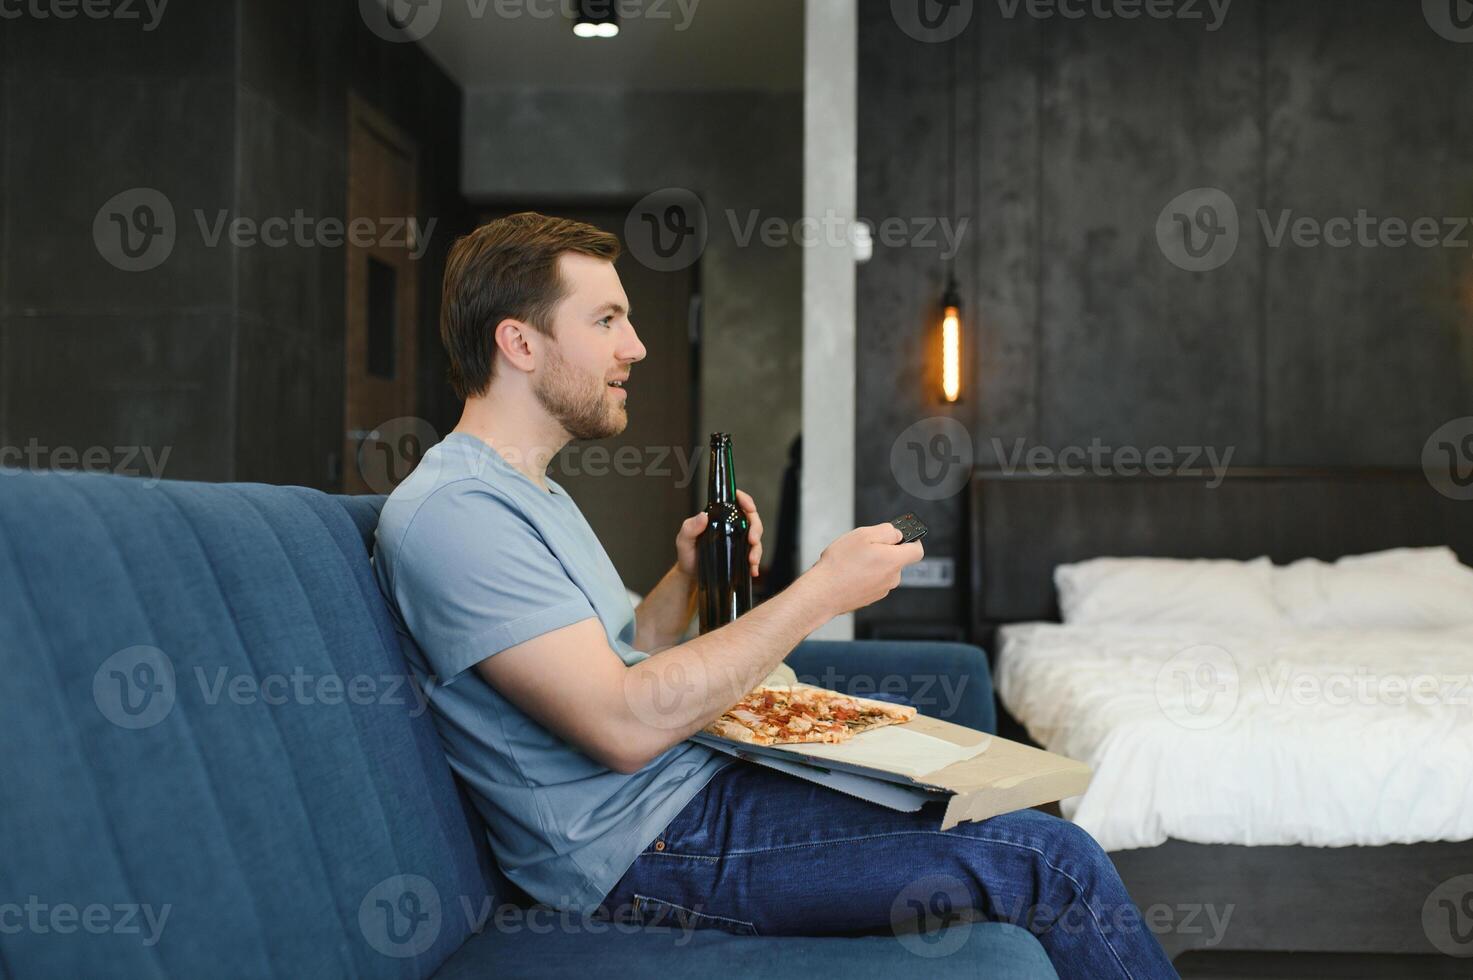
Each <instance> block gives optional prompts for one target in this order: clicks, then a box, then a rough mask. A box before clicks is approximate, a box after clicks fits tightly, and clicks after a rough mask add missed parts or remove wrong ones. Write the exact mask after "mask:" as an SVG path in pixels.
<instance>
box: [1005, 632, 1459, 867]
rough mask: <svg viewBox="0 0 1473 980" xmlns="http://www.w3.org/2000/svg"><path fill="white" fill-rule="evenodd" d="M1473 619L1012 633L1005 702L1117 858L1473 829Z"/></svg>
mask: <svg viewBox="0 0 1473 980" xmlns="http://www.w3.org/2000/svg"><path fill="white" fill-rule="evenodd" d="M1470 677H1473V627H1461V628H1457V629H1441V630H1405V631H1394V632H1393V631H1385V632H1368V631H1364V630H1357V631H1330V630H1292V631H1291V630H1284V629H1278V630H1273V631H1265V632H1257V633H1246V632H1245V633H1237V634H1230V633H1224V632H1223V631H1222V630H1221V629H1220V628H1208V627H1189V626H1155V627H1143V626H1113V625H1093V626H1061V625H1055V624H1047V623H1030V624H1024V625H1018V626H1009V627H1005V628H1004V629H1003V630H1002V634H1001V649H1000V651H999V658H998V665H997V677H996V683H997V689H998V694H999V696H1000V697H1001V700H1002V702H1003V704H1004V705H1006V706H1007V708H1008V710H1009V711H1010V712H1011V713H1012V714H1013V716H1014V717H1016V718H1017V719H1018V720H1019V721H1020V722H1022V723H1023V725H1024V726H1025V727H1026V728H1027V729H1028V732H1029V733H1030V735H1031V736H1032V737H1033V738H1034V739H1036V740H1037V741H1038V742H1039V743H1040V744H1041V745H1043V746H1044V747H1045V748H1047V749H1048V750H1050V751H1052V752H1057V753H1060V754H1062V755H1066V756H1069V757H1071V758H1074V759H1078V760H1081V761H1083V762H1087V763H1088V764H1089V765H1090V766H1091V767H1093V769H1094V781H1093V782H1092V783H1091V785H1090V787H1089V789H1088V791H1086V792H1085V793H1084V795H1082V796H1078V797H1074V798H1073V799H1070V800H1065V801H1063V804H1062V809H1063V813H1064V816H1065V817H1067V818H1069V819H1071V820H1074V821H1075V822H1077V823H1078V824H1080V825H1081V826H1083V827H1084V828H1085V829H1086V830H1088V831H1089V832H1090V833H1091V834H1093V835H1094V837H1095V838H1096V839H1097V840H1098V841H1099V842H1100V843H1101V844H1102V845H1103V846H1104V847H1105V848H1106V849H1107V850H1124V849H1128V848H1135V847H1151V846H1154V845H1157V844H1160V843H1162V842H1163V841H1165V840H1166V839H1167V838H1168V837H1172V838H1176V839H1178V840H1185V841H1195V842H1198V843H1203V844H1307V845H1313V846H1320V847H1336V846H1343V845H1351V844H1367V845H1373V844H1391V843H1412V842H1416V841H1439V840H1466V839H1469V838H1473V680H1470Z"/></svg>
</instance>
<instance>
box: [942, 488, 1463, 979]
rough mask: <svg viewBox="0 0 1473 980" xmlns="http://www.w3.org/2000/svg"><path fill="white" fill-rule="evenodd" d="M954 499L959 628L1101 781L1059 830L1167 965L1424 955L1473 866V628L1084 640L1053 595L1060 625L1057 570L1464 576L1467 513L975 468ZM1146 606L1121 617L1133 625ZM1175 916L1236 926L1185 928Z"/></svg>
mask: <svg viewBox="0 0 1473 980" xmlns="http://www.w3.org/2000/svg"><path fill="white" fill-rule="evenodd" d="M969 505H970V518H969V525H970V533H969V550H970V555H969V561H968V566H969V578H970V583H969V584H970V588H969V590H968V592H969V596H970V600H971V604H970V609H969V616H970V620H971V628H972V632H973V635H974V639H976V640H977V641H978V642H979V643H982V644H983V645H984V646H985V647H986V648H987V649H989V650H992V651H995V657H996V663H995V666H994V670H995V673H996V676H997V686H998V692H999V696H1000V699H1001V701H1002V704H1003V707H1004V709H1005V710H1006V711H1007V712H1008V714H1010V715H1011V716H1013V717H1015V718H1016V719H1017V720H1018V721H1019V722H1020V723H1021V724H1022V726H1023V728H1024V730H1025V731H1026V733H1027V734H1028V736H1029V737H1031V738H1032V739H1034V740H1035V741H1037V742H1039V743H1040V744H1042V745H1043V746H1044V747H1045V748H1048V749H1050V750H1052V751H1057V752H1061V753H1063V754H1067V755H1070V756H1072V757H1075V758H1079V759H1082V760H1084V761H1087V762H1089V763H1090V764H1091V765H1092V766H1093V767H1094V768H1095V770H1096V776H1095V781H1094V783H1093V784H1092V785H1091V788H1090V791H1089V792H1088V793H1086V794H1085V795H1084V796H1083V797H1080V798H1076V799H1075V800H1071V801H1066V802H1065V803H1064V804H1063V805H1062V810H1063V813H1064V815H1065V816H1067V817H1069V818H1071V819H1074V820H1076V821H1078V822H1079V823H1080V824H1081V825H1083V826H1084V827H1086V828H1087V829H1089V830H1090V831H1091V833H1093V834H1094V835H1095V836H1096V838H1097V839H1099V840H1100V842H1101V843H1102V844H1103V845H1104V846H1105V847H1106V849H1107V850H1109V851H1111V856H1112V858H1113V859H1114V860H1115V862H1116V865H1117V867H1118V868H1119V869H1120V871H1121V874H1122V876H1123V877H1124V878H1125V880H1126V883H1127V885H1128V886H1129V887H1130V888H1131V892H1132V894H1133V896H1134V897H1135V899H1136V901H1137V904H1138V905H1140V906H1141V907H1142V908H1143V909H1147V908H1156V909H1158V910H1159V909H1167V910H1170V914H1169V916H1168V919H1169V923H1168V931H1166V932H1164V933H1162V934H1161V938H1162V941H1163V944H1164V945H1166V947H1167V949H1168V952H1169V953H1171V954H1172V955H1176V954H1177V953H1179V952H1182V951H1184V950H1188V949H1193V948H1205V947H1211V948H1216V949H1232V950H1286V951H1328V952H1364V953H1372V952H1380V953H1435V952H1438V951H1439V940H1446V939H1447V937H1445V936H1441V935H1439V934H1438V933H1439V929H1440V928H1441V927H1440V926H1439V925H1438V923H1437V919H1436V916H1437V915H1438V914H1440V910H1439V909H1438V908H1436V907H1435V906H1436V904H1437V903H1436V902H1435V901H1434V900H1433V899H1432V898H1431V896H1433V894H1434V892H1436V891H1437V889H1438V888H1439V886H1440V885H1442V884H1443V883H1445V882H1447V881H1448V880H1449V879H1450V878H1453V877H1455V876H1457V875H1463V874H1473V840H1470V838H1473V707H1470V703H1473V689H1470V684H1469V681H1468V678H1470V677H1473V626H1470V625H1468V624H1466V623H1463V624H1456V623H1443V622H1441V621H1439V620H1438V619H1437V618H1436V617H1433V618H1432V619H1431V620H1429V622H1430V623H1433V624H1435V627H1436V628H1431V627H1429V626H1427V625H1426V624H1419V626H1418V628H1415V629H1407V628H1399V627H1398V628H1391V627H1386V626H1382V625H1379V624H1378V625H1377V627H1376V628H1366V627H1365V626H1364V625H1357V626H1355V627H1353V628H1346V627H1344V626H1342V625H1337V624H1336V622H1335V620H1334V617H1329V618H1328V620H1327V621H1325V622H1320V621H1315V620H1314V619H1313V618H1309V619H1306V620H1305V621H1304V622H1299V621H1281V620H1274V619H1272V618H1271V617H1270V616H1269V615H1268V614H1267V613H1266V612H1265V613H1264V614H1263V615H1261V616H1256V615H1255V613H1254V608H1253V606H1252V601H1254V597H1253V596H1252V595H1248V594H1247V592H1245V593H1244V596H1245V598H1244V600H1243V603H1242V604H1241V605H1237V604H1235V602H1236V600H1234V602H1228V603H1226V606H1227V607H1229V608H1230V609H1231V610H1232V613H1233V614H1232V615H1231V616H1225V617H1222V621H1219V622H1211V623H1200V622H1194V621H1191V619H1192V617H1189V616H1188V617H1179V618H1178V621H1170V620H1171V619H1172V617H1170V616H1167V617H1166V619H1167V620H1168V621H1166V622H1158V621H1153V620H1152V619H1151V617H1150V616H1149V615H1147V616H1143V617H1142V618H1141V619H1140V621H1136V619H1135V618H1133V617H1132V616H1130V615H1126V616H1123V617H1121V616H1107V617H1104V618H1103V621H1099V622H1095V621H1092V620H1090V619H1089V617H1085V620H1086V621H1084V622H1076V619H1077V618H1079V614H1078V610H1079V609H1081V608H1083V607H1082V606H1081V605H1080V602H1079V598H1078V594H1076V585H1075V583H1074V581H1073V580H1070V579H1068V578H1065V579H1064V580H1063V581H1062V584H1064V585H1065V586H1066V588H1067V589H1068V590H1070V594H1069V595H1066V596H1064V597H1063V600H1064V605H1065V607H1067V608H1070V610H1071V612H1072V613H1073V614H1074V615H1072V616H1071V622H1070V624H1069V625H1064V624H1063V623H1061V622H1060V619H1061V615H1060V613H1061V597H1060V595H1059V593H1058V590H1056V588H1055V581H1054V571H1055V569H1056V568H1057V567H1059V566H1075V567H1086V568H1087V567H1090V566H1089V565H1085V566H1080V565H1078V563H1082V562H1089V560H1090V559H1099V558H1102V557H1104V556H1141V557H1152V558H1161V559H1227V560H1232V567H1233V568H1235V569H1236V568H1239V567H1243V568H1253V569H1254V575H1267V576H1278V577H1279V578H1283V577H1284V571H1283V569H1274V568H1273V565H1271V564H1270V562H1272V563H1274V564H1276V565H1278V566H1287V565H1290V563H1293V562H1298V561H1300V560H1301V559H1320V560H1322V561H1325V562H1330V561H1334V560H1336V559H1341V558H1343V557H1344V556H1349V555H1363V554H1367V553H1374V552H1381V551H1385V550H1387V549H1395V548H1422V549H1434V548H1441V549H1445V550H1444V552H1443V554H1445V555H1446V556H1447V560H1449V561H1453V562H1456V560H1457V559H1461V560H1462V562H1464V563H1467V562H1468V561H1469V560H1470V558H1473V505H1469V504H1466V503H1459V502H1456V501H1453V500H1450V499H1448V498H1445V497H1443V496H1441V495H1439V494H1438V493H1437V492H1435V491H1434V490H1433V489H1432V487H1431V486H1430V485H1429V484H1428V482H1427V480H1426V478H1425V477H1424V476H1423V474H1422V472H1421V471H1420V470H1415V471H1406V470H1380V469H1378V470H1367V469H1354V470H1296V469H1272V470H1245V471H1236V472H1233V473H1232V474H1230V475H1229V476H1228V477H1227V478H1226V479H1224V480H1223V481H1222V482H1221V484H1220V485H1218V486H1209V485H1208V480H1207V479H1206V478H1202V477H1190V476H1171V477H1141V478H1124V477H1095V476H1081V477H1032V476H1018V475H1007V474H1002V473H991V472H985V471H979V472H978V473H976V474H975V475H974V479H973V481H972V484H971V487H970V490H969ZM1422 554H1423V555H1424V557H1425V555H1429V554H1431V552H1426V553H1422ZM1261 556H1262V557H1265V558H1266V559H1268V560H1267V561H1262V562H1258V563H1255V562H1253V561H1252V560H1253V559H1258V558H1260V557H1261ZM1090 564H1091V565H1099V564H1108V563H1101V562H1093V563H1090ZM1195 564H1199V565H1200V564H1204V563H1200V562H1198V563H1195ZM1224 564H1227V563H1224ZM1314 564H1315V563H1314V562H1301V565H1306V566H1307V565H1314ZM1172 567H1178V566H1172ZM1295 567H1299V566H1295ZM1279 578H1274V579H1273V582H1274V583H1279ZM1286 580H1287V579H1286ZM1234 581H1236V580H1234ZM1254 581H1255V582H1256V581H1257V579H1255V580H1254ZM1265 581H1267V580H1265ZM1137 584H1138V583H1137ZM1208 584H1210V585H1211V586H1212V588H1214V589H1219V588H1220V583H1216V582H1209V583H1208ZM1280 585H1282V583H1279V584H1276V585H1275V586H1274V587H1276V588H1277V587H1280ZM1170 588H1171V586H1169V585H1165V586H1163V589H1165V590H1166V591H1170ZM1186 591H1187V592H1188V593H1189V592H1190V589H1187V590H1186ZM1310 591H1313V590H1310ZM1152 592H1153V590H1152V589H1149V588H1146V589H1139V588H1137V589H1135V590H1132V591H1129V592H1123V593H1120V594H1117V595H1116V596H1115V597H1114V599H1113V600H1112V601H1114V602H1115V603H1116V604H1117V605H1118V604H1120V603H1124V604H1125V607H1126V608H1127V612H1128V609H1129V606H1130V603H1131V602H1133V601H1140V602H1142V603H1146V604H1149V603H1150V602H1152V601H1154V599H1155V597H1154V596H1153V595H1152ZM1133 597H1138V598H1133ZM1351 598H1352V599H1354V598H1357V597H1356V596H1354V595H1352V596H1351ZM1375 601H1376V595H1375V593H1374V592H1371V593H1370V594H1369V596H1368V598H1367V599H1366V602H1367V603H1369V604H1371V605H1374V603H1375ZM1349 605H1350V607H1351V608H1350V609H1349V611H1348V613H1347V617H1348V619H1349V621H1351V622H1355V621H1356V620H1357V618H1358V613H1359V610H1357V609H1355V608H1354V606H1355V604H1354V603H1350V604H1349ZM1143 608H1145V607H1144V606H1143ZM1359 618H1365V617H1359ZM1452 618H1453V619H1457V618H1458V617H1452ZM1371 620H1372V621H1374V616H1372V617H1371ZM1395 678H1402V680H1401V681H1398V680H1395ZM1403 683H1407V684H1408V686H1407V694H1406V696H1405V697H1404V698H1403V699H1402V701H1403V702H1404V703H1401V704H1396V703H1392V702H1395V701H1396V700H1397V699H1396V697H1394V695H1395V693H1396V690H1397V685H1398V684H1403ZM1388 685H1389V686H1388ZM1414 685H1420V686H1417V687H1415V689H1414ZM1214 691H1215V692H1217V693H1216V694H1213V692H1214ZM1388 693H1390V694H1391V695H1393V696H1391V697H1388V696H1387V695H1388ZM1467 901H1468V902H1469V903H1473V895H1470V896H1468V897H1467ZM1190 908H1198V909H1210V910H1214V911H1215V912H1216V913H1217V914H1218V916H1219V917H1221V916H1222V915H1223V914H1224V913H1228V912H1230V914H1231V920H1230V921H1228V922H1226V924H1225V926H1224V927H1223V928H1219V929H1212V928H1203V927H1202V925H1203V923H1202V922H1198V923H1196V924H1195V925H1191V924H1187V923H1186V920H1185V917H1184V916H1183V914H1182V910H1184V909H1190ZM1424 913H1425V914H1426V915H1427V916H1431V918H1425V917H1424ZM1204 921H1205V917H1204ZM1443 945H1444V946H1445V942H1444V943H1443ZM1442 951H1444V952H1445V951H1446V949H1445V948H1443V949H1442ZM1470 951H1473V950H1470Z"/></svg>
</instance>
